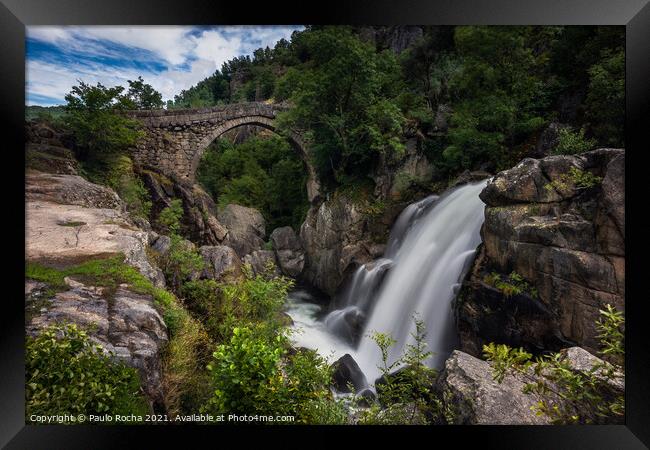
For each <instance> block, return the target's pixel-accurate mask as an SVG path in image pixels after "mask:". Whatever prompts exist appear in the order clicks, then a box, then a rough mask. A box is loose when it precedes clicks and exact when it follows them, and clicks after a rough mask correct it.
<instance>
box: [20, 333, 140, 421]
mask: <svg viewBox="0 0 650 450" xmlns="http://www.w3.org/2000/svg"><path fill="white" fill-rule="evenodd" d="M25 365H26V417H27V418H28V420H29V417H30V416H31V415H32V414H37V415H58V414H86V415H88V414H105V413H108V414H135V415H144V414H147V413H148V412H149V406H148V405H147V402H146V400H145V398H144V396H143V394H142V392H141V390H140V377H139V375H138V373H137V371H136V370H135V369H133V368H130V367H126V366H125V365H123V364H122V363H119V362H115V361H113V360H112V359H111V357H110V356H109V355H106V354H104V351H103V349H102V347H101V346H99V345H97V344H94V343H93V342H92V341H91V340H90V339H89V337H88V334H87V333H86V331H84V330H82V329H79V328H78V327H77V325H75V324H58V325H51V326H49V327H48V328H46V329H44V330H42V331H41V332H40V333H39V334H38V335H37V336H36V337H30V336H28V337H27V343H26V347H25Z"/></svg>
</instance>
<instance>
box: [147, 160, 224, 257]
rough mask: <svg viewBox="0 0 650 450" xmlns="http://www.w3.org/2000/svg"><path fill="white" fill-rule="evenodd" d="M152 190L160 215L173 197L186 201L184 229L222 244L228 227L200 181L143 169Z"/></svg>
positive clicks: (206, 241)
mask: <svg viewBox="0 0 650 450" xmlns="http://www.w3.org/2000/svg"><path fill="white" fill-rule="evenodd" d="M140 176H141V177H142V179H143V180H144V183H145V186H146V187H147V189H148V190H149V193H150V194H151V200H152V201H153V213H154V215H157V214H159V213H160V211H162V210H163V209H164V208H167V207H169V206H170V205H171V202H172V200H173V199H174V198H179V199H181V201H182V202H183V212H184V214H183V226H184V233H185V234H186V235H188V236H189V237H190V238H191V239H192V240H193V241H195V242H198V243H201V244H204V245H218V244H220V243H221V242H222V241H223V240H224V238H225V237H226V234H227V233H228V230H226V228H225V227H224V226H223V225H222V224H221V223H220V222H219V221H218V220H217V218H216V217H215V216H216V214H217V206H216V205H215V204H214V201H213V200H212V197H210V195H209V194H208V193H207V192H205V191H204V190H203V189H202V188H201V187H200V186H199V185H197V184H192V183H189V182H183V183H180V182H176V181H173V180H171V179H169V178H167V177H166V176H164V175H161V174H159V173H156V172H153V171H151V170H140Z"/></svg>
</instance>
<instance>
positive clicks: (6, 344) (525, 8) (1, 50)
mask: <svg viewBox="0 0 650 450" xmlns="http://www.w3.org/2000/svg"><path fill="white" fill-rule="evenodd" d="M649 1H650V0H628V1H617V0H544V1H534V0H453V1H452V0H446V1H439V2H436V3H434V2H430V1H429V2H427V1H422V0H403V1H400V2H390V1H388V0H374V1H355V2H350V1H347V2H346V1H342V0H336V1H328V2H326V3H323V4H322V5H317V4H312V5H310V4H309V3H307V2H302V3H298V2H290V3H284V4H279V3H267V4H266V5H265V6H262V5H258V6H255V5H254V4H253V3H248V2H223V1H221V0H219V1H205V0H182V1H180V0H177V1H176V0H157V1H155V2H152V1H140V0H138V1H136V0H116V1H112V2H102V1H90V0H85V1H84V0H59V1H56V2H55V1H52V0H49V1H48V0H0V35H1V38H0V54H1V55H2V57H1V58H0V91H1V92H2V97H1V98H2V102H1V103H0V114H1V117H2V120H0V124H1V126H2V127H3V128H4V130H3V131H4V133H2V135H1V136H2V141H0V142H2V147H3V149H4V152H3V155H2V157H3V162H4V164H3V166H4V167H3V169H4V170H2V174H3V176H2V181H3V185H4V186H3V188H4V189H3V190H2V192H3V197H4V202H3V210H4V211H5V215H6V218H7V219H11V218H14V219H15V218H18V219H17V220H16V222H17V223H16V227H17V228H19V230H18V232H17V233H18V234H16V235H14V234H13V233H11V234H6V235H5V240H4V241H5V242H3V243H4V244H5V245H4V246H3V247H4V250H5V251H4V252H3V253H4V261H3V262H4V263H5V264H4V266H5V267H6V269H7V270H5V283H4V292H5V295H4V296H3V297H4V299H3V300H4V302H3V305H2V312H1V313H0V317H2V326H1V327H0V351H1V354H2V360H1V370H0V374H1V375H0V402H1V405H2V408H0V412H1V413H2V417H1V418H0V445H2V446H5V445H6V447H7V448H66V449H73V448H84V449H87V448H94V449H95V448H118V447H119V448H123V447H127V448H128V447H130V446H132V445H133V444H134V442H135V440H136V439H137V440H140V439H144V441H145V442H147V447H152V446H154V445H156V444H155V442H156V441H158V440H162V441H164V442H166V443H168V444H169V443H172V442H174V440H176V439H174V438H175V437H176V438H178V436H177V435H181V439H183V441H180V442H185V444H184V443H180V444H178V445H187V444H186V443H188V442H190V441H187V440H186V437H189V436H190V435H191V437H192V440H193V441H194V442H198V443H199V444H201V443H202V444H201V445H209V446H214V445H217V444H219V445H232V444H226V442H227V439H229V438H236V439H237V445H247V444H248V441H249V440H250V439H251V438H252V437H253V434H255V435H260V434H262V435H264V439H267V438H268V439H277V440H279V441H280V442H281V443H284V444H285V446H287V447H292V446H298V445H301V446H303V445H311V444H310V441H311V442H315V443H317V444H318V443H325V442H328V441H329V442H330V445H341V444H343V443H346V444H347V440H348V438H349V437H352V435H357V434H361V435H363V436H362V437H364V438H365V437H373V438H375V439H380V440H382V441H387V440H390V439H392V438H395V439H396V441H398V442H402V443H403V444H404V443H405V444H406V445H421V444H416V442H430V443H431V444H430V445H437V443H442V442H444V441H443V440H442V439H440V438H441V437H442V436H444V437H445V438H449V439H451V442H453V445H454V446H455V447H457V446H458V445H459V444H460V445H461V448H462V444H464V443H467V442H468V440H471V441H474V442H475V444H478V445H480V446H481V448H493V447H498V448H508V449H511V448H526V449H550V448H552V449H560V448H606V449H613V448H617V449H628V448H630V449H635V448H647V447H646V446H647V445H650V419H649V418H650V414H649V411H650V406H649V405H650V383H649V380H650V355H649V352H648V349H649V341H650V340H649V339H647V334H646V333H644V330H645V329H646V326H645V323H644V322H645V321H646V320H647V319H646V317H647V316H646V315H645V314H644V306H645V303H647V302H648V300H647V298H648V296H647V294H646V292H647V289H645V290H644V289H643V288H644V286H643V282H644V278H647V275H646V273H645V272H646V268H645V267H644V264H643V256H644V255H645V254H646V252H647V248H648V246H647V239H646V238H645V235H644V234H647V231H646V230H647V228H648V227H647V226H644V225H647V224H648V221H647V219H645V218H644V217H645V214H644V213H645V212H646V211H644V208H643V207H642V205H643V203H636V202H637V201H639V202H643V200H644V199H643V197H644V194H645V193H646V191H647V189H646V190H644V189H643V188H644V187H645V186H644V183H643V181H644V173H643V168H644V166H643V164H642V159H643V156H644V153H647V152H648V150H650V149H649V148H648V144H647V141H648V138H647V137H646V136H645V133H644V132H646V131H647V130H648V129H649V127H648V125H650V120H649V119H650V111H649V105H650V95H649V93H650V82H649V80H650V5H648V3H649ZM308 8H310V9H309V10H308ZM308 11H309V12H308ZM303 23H308V24H365V25H396V24H418V25H421V24H422V25H427V24H439V25H462V24H486V25H488V24H489V25H523V24H530V25H543V24H547V25H624V26H625V27H626V148H627V152H626V153H627V154H628V155H627V156H628V157H627V158H626V160H627V167H626V172H627V179H626V192H627V195H626V198H627V201H626V216H627V220H626V222H627V229H626V234H627V239H628V245H627V249H628V256H627V258H626V261H627V265H626V271H627V273H628V277H627V283H626V291H627V297H628V298H629V299H630V301H629V302H627V306H626V328H627V329H626V341H627V345H626V353H627V354H626V421H625V425H620V426H467V427H458V426H448V427H429V428H422V427H414V428H408V429H405V428H403V427H390V428H389V427H372V428H368V427H338V428H334V427H316V426H313V427H298V426H293V427H289V430H287V427H250V426H244V427H236V428H233V427H210V426H198V425H185V426H146V425H143V426H130V427H120V426H91V425H77V426H73V427H70V426H62V425H25V421H24V407H25V406H24V357H23V352H24V334H25V333H24V305H23V304H22V302H21V301H20V300H19V299H20V298H21V297H20V296H21V295H23V294H21V290H22V287H21V286H22V280H23V278H24V265H23V263H22V262H20V257H21V255H22V256H23V259H24V241H22V240H21V239H20V238H18V237H15V236H19V235H20V233H23V232H24V231H21V230H20V228H21V227H22V228H23V230H24V225H25V223H24V214H23V215H21V213H20V211H23V212H24V207H25V205H24V194H23V193H21V189H20V188H19V186H20V183H21V182H22V183H23V185H24V151H23V150H22V149H23V148H24V116H25V115H24V105H25V26H26V25H91V24H105V25H137V24H152V25H172V24H173V25H201V24H206V25H207V24H213V25H214V24H233V25H234V24H303ZM21 164H22V165H21ZM9 222H11V220H7V221H6V223H7V224H8V223H9ZM644 231H645V233H644ZM22 236H24V234H23V235H22ZM629 242H632V245H629ZM7 243H11V244H13V246H12V248H11V250H8V249H7V247H8V246H6V244H7ZM644 294H646V295H644ZM253 431H254V432H255V433H253ZM287 431H288V433H287ZM404 432H406V433H408V440H404ZM334 433H341V434H345V435H346V436H344V437H342V439H343V440H341V441H339V439H340V438H338V437H333V434H334ZM227 435H230V436H227ZM299 435H300V437H299V438H297V437H298V436H299ZM429 435H433V436H429ZM434 436H435V437H434ZM432 438H433V439H432ZM422 439H424V441H422ZM337 441H338V442H337ZM403 444H402V445H403Z"/></svg>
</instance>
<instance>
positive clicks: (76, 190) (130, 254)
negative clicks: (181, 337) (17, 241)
mask: <svg viewBox="0 0 650 450" xmlns="http://www.w3.org/2000/svg"><path fill="white" fill-rule="evenodd" d="M26 193H27V198H26V230H25V240H26V259H27V260H28V261H39V262H42V263H46V264H48V265H54V266H67V265H71V264H77V263H80V262H83V261H85V260H88V259H90V258H93V257H95V258H96V257H102V256H106V255H111V254H117V253H123V254H124V255H125V256H126V260H125V261H126V263H128V264H130V265H132V266H134V267H136V268H137V269H138V270H139V271H140V272H141V273H142V274H143V275H144V276H146V277H147V278H149V279H150V280H151V281H152V282H153V283H154V284H155V285H157V286H159V287H164V285H165V279H164V276H163V274H162V272H161V271H160V269H159V268H157V267H155V266H154V265H152V264H151V263H150V262H149V260H148V258H147V247H148V245H149V240H150V238H152V237H155V233H151V232H145V231H143V230H141V229H140V228H138V227H136V226H135V224H134V223H133V221H132V220H131V219H130V217H129V216H128V214H127V213H126V212H125V209H124V207H123V204H122V202H121V200H120V199H119V197H118V196H117V195H116V194H115V192H113V191H112V190H110V189H108V188H105V187H103V186H99V185H96V184H93V183H90V182H88V181H86V180H85V179H83V178H81V177H79V176H76V175H52V174H46V173H40V172H29V173H28V174H27V186H26ZM66 283H67V284H68V286H69V287H70V289H69V290H67V291H64V292H60V293H57V294H56V295H55V296H54V297H52V298H49V299H47V298H44V294H43V292H42V290H43V288H45V286H44V284H43V283H34V282H32V281H29V280H27V281H26V289H25V294H26V307H27V310H28V311H29V312H30V316H29V317H28V322H27V323H26V329H27V332H28V333H30V334H35V333H37V332H38V330H40V329H42V328H43V327H46V326H48V325H50V324H53V323H55V322H58V321H69V322H73V323H77V324H79V325H81V326H91V325H92V326H95V329H94V330H91V331H90V332H89V334H90V336H91V337H92V339H93V340H95V341H96V342H97V343H99V344H101V345H102V347H103V348H104V349H105V350H106V351H110V352H112V353H114V354H115V356H116V358H118V359H120V360H122V361H124V362H125V363H126V364H128V365H130V366H132V367H135V368H137V369H139V371H140V374H141V377H142V381H143V389H144V391H145V393H146V394H147V396H148V398H149V399H150V401H151V403H152V405H154V406H156V405H161V404H162V395H163V391H162V389H163V387H162V383H161V359H160V352H161V348H162V347H163V346H164V344H165V342H166V341H167V339H168V338H167V328H166V326H165V323H164V321H163V319H162V317H161V316H160V314H159V312H158V311H157V310H156V308H155V307H154V303H153V298H152V297H151V296H150V295H140V294H136V293H134V292H131V291H129V290H128V287H127V286H126V285H121V286H119V288H118V289H117V290H115V291H114V292H109V291H108V290H106V289H104V288H101V287H96V286H86V285H84V284H82V283H80V282H78V281H76V280H74V279H73V278H66ZM39 291H40V292H39Z"/></svg>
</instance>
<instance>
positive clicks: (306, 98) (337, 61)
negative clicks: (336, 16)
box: [275, 27, 404, 183]
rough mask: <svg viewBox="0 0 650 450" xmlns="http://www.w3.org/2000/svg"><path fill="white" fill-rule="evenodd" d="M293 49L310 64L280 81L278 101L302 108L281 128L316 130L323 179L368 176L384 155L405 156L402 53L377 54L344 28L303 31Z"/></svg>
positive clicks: (313, 135) (293, 111)
mask: <svg viewBox="0 0 650 450" xmlns="http://www.w3.org/2000/svg"><path fill="white" fill-rule="evenodd" d="M292 45H293V46H294V51H296V52H298V53H299V54H300V55H301V59H303V60H308V63H305V64H302V65H300V66H296V67H292V68H290V69H289V70H288V71H287V73H286V75H285V76H284V77H283V78H282V79H281V80H280V81H279V82H278V87H277V89H276V93H275V97H276V98H277V99H284V98H289V99H290V100H291V101H292V103H293V104H294V107H293V108H292V109H291V110H289V111H288V112H286V113H285V115H284V117H282V118H281V119H280V121H279V124H280V128H281V129H283V130H290V129H292V128H299V129H303V130H309V132H310V135H311V141H312V144H311V148H312V152H313V158H314V159H315V162H316V167H317V169H318V171H319V172H320V176H321V180H323V181H330V182H332V181H333V182H336V183H344V182H346V181H349V180H350V179H355V178H357V179H358V178H363V177H364V176H365V175H366V174H367V173H368V170H369V169H370V168H371V166H372V164H373V163H374V162H375V161H376V159H377V157H379V156H380V155H385V156H387V157H389V158H390V157H392V156H395V155H399V154H401V153H402V151H403V149H404V146H403V144H402V143H401V131H402V125H403V122H404V117H403V115H402V113H401V111H400V109H399V108H398V107H397V105H396V103H395V101H394V99H395V97H396V94H397V92H398V88H399V86H398V84H397V82H398V78H399V76H398V75H399V66H398V64H397V61H396V58H395V55H394V53H392V52H390V51H385V52H382V53H379V54H378V53H376V52H375V50H374V48H373V47H372V46H370V45H368V44H366V43H364V42H362V41H360V40H359V39H358V38H357V37H356V36H355V35H353V34H352V32H351V31H350V29H349V28H344V27H324V28H323V29H318V30H314V31H311V32H309V33H302V34H300V35H298V36H297V37H296V38H295V39H294V42H292Z"/></svg>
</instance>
